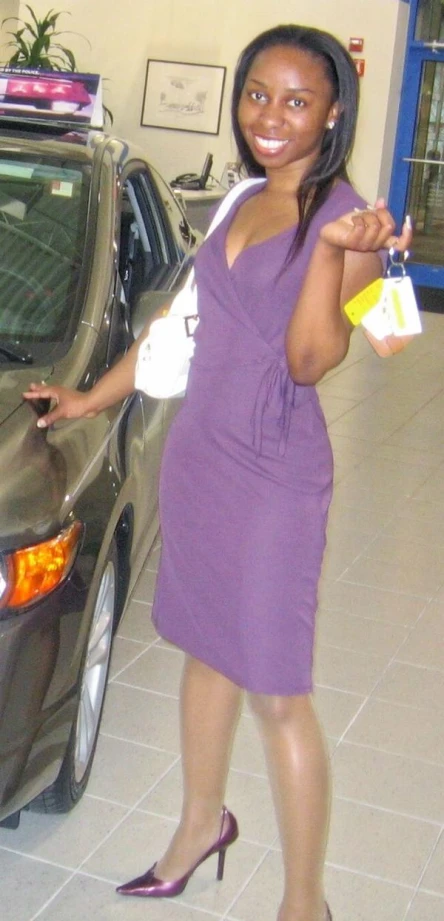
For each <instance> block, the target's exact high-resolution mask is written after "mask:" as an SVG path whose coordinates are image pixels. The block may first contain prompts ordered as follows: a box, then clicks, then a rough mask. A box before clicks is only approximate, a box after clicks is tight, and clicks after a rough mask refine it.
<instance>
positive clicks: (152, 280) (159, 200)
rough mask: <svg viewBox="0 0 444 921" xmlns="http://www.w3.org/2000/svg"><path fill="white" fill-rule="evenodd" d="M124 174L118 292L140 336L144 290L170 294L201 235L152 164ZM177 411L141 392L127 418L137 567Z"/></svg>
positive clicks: (149, 535) (152, 528)
mask: <svg viewBox="0 0 444 921" xmlns="http://www.w3.org/2000/svg"><path fill="white" fill-rule="evenodd" d="M122 179H123V181H122V184H121V192H120V201H119V208H118V212H117V214H118V237H119V240H118V254H119V255H118V287H119V295H118V296H119V298H120V302H121V303H120V309H121V311H123V314H124V317H125V323H126V325H127V327H128V330H129V332H130V335H132V336H133V337H134V338H136V337H137V336H138V335H139V334H140V331H141V326H142V323H143V322H146V321H147V320H148V319H149V312H148V313H147V311H146V309H145V310H144V313H143V319H141V311H140V309H138V308H140V303H141V300H142V298H143V296H144V295H146V293H147V292H149V291H153V292H159V293H160V292H163V291H165V292H166V294H167V296H168V295H169V297H170V298H171V296H172V292H173V291H174V290H175V288H176V287H177V286H178V285H180V283H181V280H182V279H183V277H184V275H185V274H186V271H187V269H188V267H189V265H190V260H191V258H192V255H193V253H194V250H195V246H196V240H195V237H194V235H193V233H192V231H191V228H189V225H188V222H187V221H186V219H185V218H184V215H183V213H182V212H181V210H180V208H179V206H178V205H177V204H176V202H175V201H174V198H173V196H172V195H171V196H169V195H168V190H167V187H166V186H165V187H164V188H163V187H162V180H161V179H160V177H156V178H154V176H153V173H152V172H151V170H150V169H149V168H148V166H147V165H142V164H140V163H137V164H134V165H133V166H132V168H127V170H126V172H125V173H124V175H123V177H122ZM160 190H162V193H161V192H160ZM143 303H144V305H145V304H146V297H145V298H144V299H143ZM152 309H153V310H154V309H155V304H153V308H152ZM176 408H177V406H176ZM172 413H173V408H171V409H167V410H166V408H165V405H164V402H162V401H159V400H154V399H152V398H150V397H148V396H147V395H146V394H143V393H137V394H136V396H135V397H134V399H133V401H132V404H131V409H130V411H129V413H128V418H127V421H126V438H125V452H126V454H125V465H126V469H127V472H128V474H129V475H130V477H131V480H132V489H133V495H134V499H133V506H134V508H135V510H136V513H135V516H134V526H133V542H132V543H133V548H132V554H133V557H134V565H133V567H132V568H133V570H134V571H137V569H138V564H139V563H140V561H141V560H143V557H144V554H146V553H147V551H148V549H149V545H150V542H151V541H152V539H153V537H154V535H155V532H156V527H157V501H158V484H159V472H160V461H161V455H162V449H163V441H164V437H165V431H166V427H167V424H166V423H167V419H168V422H169V420H170V418H171V417H172ZM136 561H137V563H136Z"/></svg>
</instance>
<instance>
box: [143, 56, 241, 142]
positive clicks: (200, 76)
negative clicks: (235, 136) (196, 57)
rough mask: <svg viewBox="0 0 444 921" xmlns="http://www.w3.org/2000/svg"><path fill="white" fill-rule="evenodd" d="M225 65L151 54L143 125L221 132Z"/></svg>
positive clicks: (209, 132)
mask: <svg viewBox="0 0 444 921" xmlns="http://www.w3.org/2000/svg"><path fill="white" fill-rule="evenodd" d="M225 74H226V67H217V66H215V65H212V64H185V63H182V62H181V61H158V60H155V59H153V58H151V59H150V60H149V61H148V64H147V68H146V80H145V92H144V95H143V106H142V118H141V125H144V126H146V127H147V128H169V129H171V130H173V131H196V132H197V133H198V134H219V125H220V116H221V110H222V97H223V92H224V84H225Z"/></svg>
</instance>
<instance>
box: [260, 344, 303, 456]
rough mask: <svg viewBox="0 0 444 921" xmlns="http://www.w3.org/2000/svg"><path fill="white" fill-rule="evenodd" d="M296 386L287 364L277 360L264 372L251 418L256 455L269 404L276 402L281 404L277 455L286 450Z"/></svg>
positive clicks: (261, 438)
mask: <svg viewBox="0 0 444 921" xmlns="http://www.w3.org/2000/svg"><path fill="white" fill-rule="evenodd" d="M297 387H298V385H297V384H296V383H295V381H294V380H292V378H291V377H290V375H289V373H288V367H287V363H286V361H285V359H284V360H282V359H279V358H277V359H276V361H273V362H272V364H271V365H269V367H268V368H267V370H266V371H265V372H264V374H263V377H262V380H261V382H260V384H259V388H258V392H257V395H256V400H255V404H254V409H253V415H252V418H251V422H252V428H253V447H254V449H255V451H256V455H257V456H258V457H259V456H260V455H261V454H262V442H263V425H264V418H265V414H266V412H267V409H268V407H269V406H270V404H271V403H272V402H273V403H276V402H277V401H279V402H280V404H281V411H280V414H279V416H278V426H279V429H280V437H279V442H278V453H279V455H280V456H281V457H282V456H283V455H284V454H285V451H286V449H287V442H288V435H289V432H290V422H291V413H292V410H293V407H294V405H295V401H296V390H297Z"/></svg>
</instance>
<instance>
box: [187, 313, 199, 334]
mask: <svg viewBox="0 0 444 921" xmlns="http://www.w3.org/2000/svg"><path fill="white" fill-rule="evenodd" d="M184 320H185V330H186V334H187V336H188V337H189V338H190V337H191V336H194V333H195V331H196V326H197V324H198V322H199V316H198V314H197V313H193V314H190V316H188V317H184Z"/></svg>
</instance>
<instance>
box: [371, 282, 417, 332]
mask: <svg viewBox="0 0 444 921" xmlns="http://www.w3.org/2000/svg"><path fill="white" fill-rule="evenodd" d="M361 322H362V325H363V326H364V327H365V329H366V330H368V332H369V333H371V334H372V336H374V337H375V339H384V338H385V336H413V335H416V334H417V333H420V332H422V326H421V317H420V313H419V310H418V305H417V303H416V297H415V292H414V290H413V285H412V281H411V279H410V278H409V277H408V275H404V276H403V277H397V278H394V277H392V278H384V285H383V289H382V295H381V298H380V300H379V301H378V303H377V304H376V306H375V307H373V308H372V309H371V310H370V311H369V312H368V313H366V314H365V316H363V318H362V320H361Z"/></svg>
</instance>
